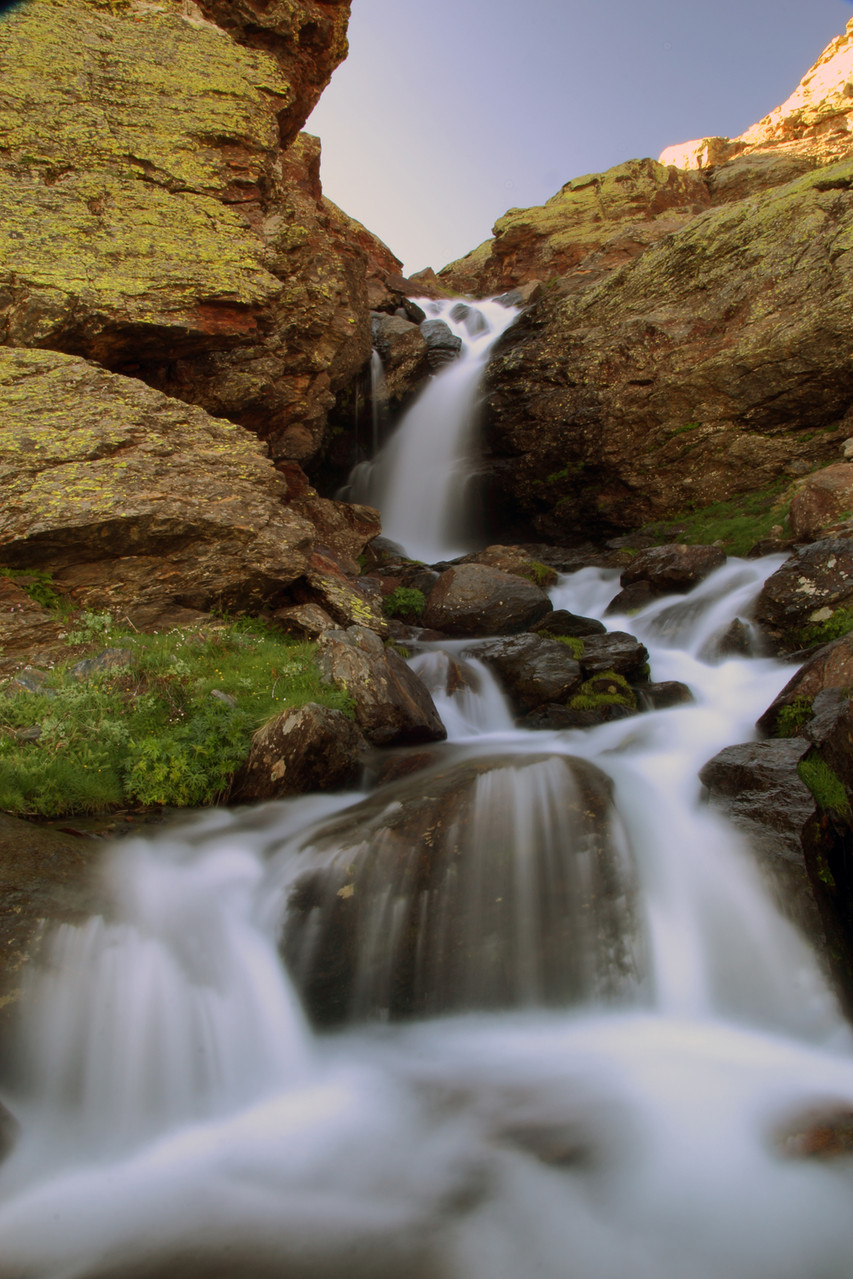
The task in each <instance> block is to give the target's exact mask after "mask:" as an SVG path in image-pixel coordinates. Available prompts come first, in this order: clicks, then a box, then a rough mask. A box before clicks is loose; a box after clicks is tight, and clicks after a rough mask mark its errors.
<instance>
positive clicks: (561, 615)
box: [532, 608, 607, 639]
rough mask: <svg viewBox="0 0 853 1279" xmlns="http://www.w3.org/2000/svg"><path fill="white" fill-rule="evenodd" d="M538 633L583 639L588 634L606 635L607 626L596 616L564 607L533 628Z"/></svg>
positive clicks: (556, 609) (557, 609)
mask: <svg viewBox="0 0 853 1279" xmlns="http://www.w3.org/2000/svg"><path fill="white" fill-rule="evenodd" d="M532 629H533V630H534V631H536V632H537V633H538V634H542V633H543V632H547V633H548V634H549V635H563V636H574V637H575V638H576V639H581V638H583V637H584V636H586V635H604V634H605V633H606V631H607V627H606V626H605V625H604V623H603V622H599V621H598V619H597V618H595V617H580V616H579V615H578V614H577V613H570V612H568V610H567V609H564V608H555V609H554V611H553V613H549V614H548V615H547V617H546V618H545V619H544V621H541V622H539V623H537V625H536V626H534V627H533V628H532Z"/></svg>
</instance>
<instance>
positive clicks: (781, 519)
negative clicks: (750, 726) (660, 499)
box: [639, 480, 789, 555]
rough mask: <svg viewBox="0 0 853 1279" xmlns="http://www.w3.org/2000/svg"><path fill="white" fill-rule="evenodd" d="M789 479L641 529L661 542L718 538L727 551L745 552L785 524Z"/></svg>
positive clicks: (705, 541)
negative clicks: (674, 537)
mask: <svg viewBox="0 0 853 1279" xmlns="http://www.w3.org/2000/svg"><path fill="white" fill-rule="evenodd" d="M787 487H788V485H787V482H786V481H784V480H780V481H778V482H776V483H775V484H770V485H768V486H767V487H766V488H763V489H759V490H758V491H757V492H755V493H748V494H740V495H739V496H738V497H734V498H731V499H730V500H729V501H726V502H712V503H711V505H710V506H704V507H701V508H700V509H698V510H692V511H686V512H683V513H682V514H680V515H674V516H673V518H672V519H671V520H667V521H666V522H665V523H658V524H650V525H647V526H646V528H644V529H641V530H639V531H640V532H642V533H648V534H651V535H652V536H654V537H656V538H657V539H658V540H659V541H660V542H661V543H663V542H668V541H671V540H672V537H673V535H675V536H677V537H678V540H679V541H681V542H686V543H687V544H688V545H693V546H710V545H712V544H713V543H715V542H719V543H720V545H721V546H722V549H723V550H724V551H725V552H726V554H727V555H746V554H747V552H748V551H750V550H751V549H752V547H753V546H755V544H756V542H760V541H761V540H762V539H763V538H766V537H769V536H770V531H771V529H772V528H773V527H774V526H775V525H782V526H783V527H784V524H785V520H786V519H787V515H788V505H789V502H788V500H787V498H786V496H785V490H786V489H787Z"/></svg>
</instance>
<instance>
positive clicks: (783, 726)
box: [776, 697, 814, 737]
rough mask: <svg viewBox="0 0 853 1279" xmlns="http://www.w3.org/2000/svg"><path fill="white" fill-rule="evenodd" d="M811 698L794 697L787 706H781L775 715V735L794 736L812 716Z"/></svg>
mask: <svg viewBox="0 0 853 1279" xmlns="http://www.w3.org/2000/svg"><path fill="white" fill-rule="evenodd" d="M813 700H814V699H813V698H811V697H795V698H794V700H793V701H792V702H791V703H790V704H789V705H788V706H783V707H782V708H781V710H780V711H779V714H778V715H777V717H776V736H777V737H796V736H797V735H798V734H799V732H800V729H802V728H805V726H806V724H808V722H809V720H810V719H811V717H812V713H813V712H812V702H813Z"/></svg>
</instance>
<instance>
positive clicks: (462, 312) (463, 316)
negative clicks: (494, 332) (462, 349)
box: [450, 302, 488, 338]
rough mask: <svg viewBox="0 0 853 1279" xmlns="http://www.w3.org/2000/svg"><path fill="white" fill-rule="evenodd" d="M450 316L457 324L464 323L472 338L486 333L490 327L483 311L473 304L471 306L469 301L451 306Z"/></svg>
mask: <svg viewBox="0 0 853 1279" xmlns="http://www.w3.org/2000/svg"><path fill="white" fill-rule="evenodd" d="M450 318H451V320H454V321H455V322H456V324H464V325H465V328H466V330H467V331H468V333H469V334H470V335H471V337H472V338H473V337H477V336H478V335H479V334H480V333H485V332H486V329H487V327H488V326H487V324H486V321H485V319H484V317H483V314H482V312H481V311H478V310H476V309H475V308H474V307H473V306H469V305H468V303H467V302H457V303H456V305H455V306H454V307H452V308H451V311H450Z"/></svg>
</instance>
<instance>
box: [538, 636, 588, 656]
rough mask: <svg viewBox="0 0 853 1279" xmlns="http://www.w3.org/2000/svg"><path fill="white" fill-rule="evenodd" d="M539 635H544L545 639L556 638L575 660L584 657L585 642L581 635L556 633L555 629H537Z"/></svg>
mask: <svg viewBox="0 0 853 1279" xmlns="http://www.w3.org/2000/svg"><path fill="white" fill-rule="evenodd" d="M537 635H541V636H543V638H544V639H549V640H554V641H555V642H556V643H557V644H564V645H565V647H566V648H567V649H568V650H569V651H570V653H571V655H572V657H573V658H574V659H575V661H579V660H580V658H581V657H583V648H584V644H583V640H582V639H581V637H580V635H555V634H554V632H553V631H537Z"/></svg>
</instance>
